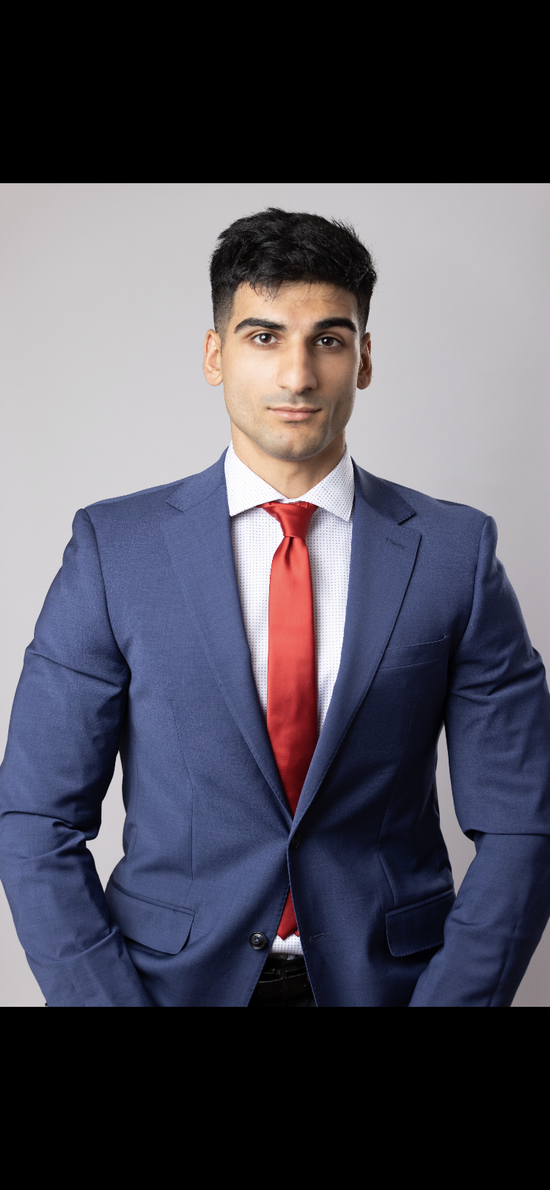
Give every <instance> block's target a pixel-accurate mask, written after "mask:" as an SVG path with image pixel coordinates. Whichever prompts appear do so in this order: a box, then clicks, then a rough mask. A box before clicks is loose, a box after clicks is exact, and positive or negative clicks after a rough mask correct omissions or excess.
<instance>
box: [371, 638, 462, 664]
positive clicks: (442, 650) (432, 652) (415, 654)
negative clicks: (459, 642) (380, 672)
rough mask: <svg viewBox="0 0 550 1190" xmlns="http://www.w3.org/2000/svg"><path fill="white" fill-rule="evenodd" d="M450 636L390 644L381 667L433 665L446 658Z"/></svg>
mask: <svg viewBox="0 0 550 1190" xmlns="http://www.w3.org/2000/svg"><path fill="white" fill-rule="evenodd" d="M449 641H450V637H448V636H442V637H440V639H439V640H429V641H422V642H421V643H420V644H418V645H390V646H388V648H387V649H386V652H385V653H384V656H383V658H382V660H381V662H380V667H379V668H380V669H407V668H409V667H411V666H413V665H431V664H432V663H433V662H434V661H444V660H446V658H447V656H448V653H449Z"/></svg>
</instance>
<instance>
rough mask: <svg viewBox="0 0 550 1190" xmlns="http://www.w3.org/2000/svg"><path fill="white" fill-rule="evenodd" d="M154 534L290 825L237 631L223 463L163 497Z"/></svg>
mask: <svg viewBox="0 0 550 1190" xmlns="http://www.w3.org/2000/svg"><path fill="white" fill-rule="evenodd" d="M162 528H163V532H164V536H165V540H166V544H167V547H168V552H169V555H170V558H171V562H172V565H173V567H174V570H175V572H176V575H177V578H178V581H179V583H180V586H181V588H182V591H183V592H184V595H185V597H186V599H187V601H188V603H189V606H190V608H191V610H192V613H193V616H194V618H195V622H196V624H197V627H198V630H199V633H200V636H201V639H202V643H203V647H204V650H205V653H206V656H207V658H208V661H209V664H210V666H211V669H212V671H213V673H214V676H215V678H216V681H217V682H218V685H219V688H220V690H221V693H222V694H223V697H224V698H225V701H226V703H227V705H228V707H229V710H230V711H231V714H232V715H233V718H234V719H235V721H236V723H237V726H238V728H239V730H240V731H241V732H242V735H243V736H244V738H245V740H246V743H247V744H248V747H249V748H250V751H251V752H252V755H253V756H254V759H255V760H256V763H257V764H258V766H259V768H260V769H261V771H262V773H263V775H264V777H265V779H266V781H267V782H268V784H269V785H270V786H271V788H272V790H273V792H274V793H275V795H276V797H277V798H278V799H279V801H280V803H281V805H282V807H283V809H284V811H285V815H286V816H287V817H288V818H289V820H290V812H289V810H288V806H287V803H286V798H285V795H284V791H283V788H282V785H281V780H280V777H279V773H278V770H277V765H276V764H275V758H274V756H273V752H272V749H271V744H270V742H269V736H268V734H267V729H266V725H265V720H264V716H263V713H262V709H261V706H260V702H259V699H258V694H257V690H256V685H255V682H254V675H253V672H252V665H251V660H250V650H249V647H248V641H247V639H246V633H245V629H244V623H243V617H242V610H241V602H240V596H239V589H238V585H237V576H236V573H235V561H234V556H233V543H232V540H231V522H230V517H229V509H228V504H227V491H226V487H225V476H224V469H223V456H222V459H220V460H219V462H218V463H216V464H215V466H214V467H210V468H209V469H208V471H205V472H203V473H202V474H201V475H196V476H192V477H191V478H190V479H188V480H186V481H185V482H184V483H183V484H182V486H181V487H180V488H178V489H177V491H176V492H174V493H173V494H172V495H171V496H170V498H169V500H168V501H167V502H166V504H165V506H164V509H163V513H162Z"/></svg>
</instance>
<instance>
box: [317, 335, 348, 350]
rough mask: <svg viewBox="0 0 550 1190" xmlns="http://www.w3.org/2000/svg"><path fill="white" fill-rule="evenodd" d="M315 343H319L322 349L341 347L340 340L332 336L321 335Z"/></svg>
mask: <svg viewBox="0 0 550 1190" xmlns="http://www.w3.org/2000/svg"><path fill="white" fill-rule="evenodd" d="M317 342H318V343H321V345H322V346H323V347H341V346H342V344H341V341H340V339H335V338H334V335H322V336H321V338H320V339H317Z"/></svg>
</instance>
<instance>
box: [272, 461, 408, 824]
mask: <svg viewBox="0 0 550 1190" xmlns="http://www.w3.org/2000/svg"><path fill="white" fill-rule="evenodd" d="M355 471H356V482H355V508H354V517H353V536H352V550H351V565H350V578H349V588H348V601H347V608H346V624H345V630H344V640H343V645H342V656H341V660H340V668H339V670H338V677H337V679H336V682H335V686H334V691H333V694H332V698H331V701H330V705H329V709H328V712H327V716H326V719H325V722H324V724H323V730H322V732H321V735H320V737H319V741H318V744H317V748H316V749H315V753H314V755H313V759H312V761H311V765H310V768H309V772H308V775H307V777H306V781H305V784H304V787H303V790H302V793H301V795H300V801H299V803H298V808H297V810H296V815H295V818H294V823H293V829H295V828H296V827H297V826H298V824H299V822H300V820H301V819H302V818H303V816H304V814H305V812H306V810H307V809H308V807H309V806H310V805H311V802H312V801H313V798H314V796H315V794H316V792H317V790H318V788H319V786H320V784H321V781H322V780H323V778H324V776H325V774H326V772H327V770H328V768H329V765H330V764H331V763H332V761H333V759H334V757H335V755H336V753H337V751H338V749H339V748H340V746H341V744H342V742H343V740H344V737H345V735H346V733H347V731H348V729H349V727H350V725H351V723H352V721H353V719H354V717H355V715H356V713H357V711H358V709H359V707H360V705H361V703H362V701H363V699H364V698H365V696H366V694H367V693H368V690H369V688H370V686H371V683H372V681H373V679H374V676H375V674H376V670H377V669H378V666H379V664H380V661H381V659H382V654H383V652H384V650H385V648H386V645H387V643H388V640H389V638H390V636H391V633H392V631H393V627H394V624H395V621H396V619H397V616H398V614H399V611H400V608H401V604H402V602H403V599H404V596H405V592H406V590H407V586H408V583H409V579H410V577H411V574H412V570H413V567H414V563H415V559H416V554H417V551H418V546H419V542H420V534H419V533H417V532H416V531H415V530H414V529H413V528H411V527H409V526H402V525H401V523H400V522H402V521H405V520H408V519H409V518H410V517H412V516H414V510H413V509H412V508H411V507H410V506H409V505H408V504H406V502H405V501H404V500H402V499H401V497H400V496H399V495H398V494H397V493H396V492H394V491H393V489H391V488H389V487H388V486H387V485H386V484H384V483H383V481H381V480H377V479H375V477H374V476H369V475H368V474H367V473H366V472H362V471H360V470H359V469H358V468H355Z"/></svg>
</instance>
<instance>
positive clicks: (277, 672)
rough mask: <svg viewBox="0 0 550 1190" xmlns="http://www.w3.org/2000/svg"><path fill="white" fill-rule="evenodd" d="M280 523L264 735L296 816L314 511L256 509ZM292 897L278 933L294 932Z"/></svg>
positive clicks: (305, 756)
mask: <svg viewBox="0 0 550 1190" xmlns="http://www.w3.org/2000/svg"><path fill="white" fill-rule="evenodd" d="M260 507H261V508H265V510H266V512H269V514H270V515H271V516H273V517H275V519H276V520H277V521H278V522H279V524H280V526H281V528H282V530H283V533H284V538H283V540H282V542H281V544H280V546H279V547H278V549H277V550H276V552H275V554H274V557H273V562H272V564H271V579H270V583H269V651H268V662H267V730H268V732H269V738H270V740H271V746H272V748H273V753H274V756H275V760H276V761H277V768H278V770H279V773H280V777H281V781H282V783H283V788H284V791H285V793H286V797H287V801H288V804H289V806H290V809H291V811H292V814H293V815H294V814H295V812H296V806H297V805H298V798H299V797H300V793H301V792H302V786H303V784H304V781H305V779H306V774H307V771H308V768H309V766H310V762H311V758H312V756H313V753H314V751H315V747H316V744H317V667H316V664H315V628H314V622H313V592H312V589H311V569H310V565H309V554H308V550H307V545H306V533H307V531H308V529H309V522H310V521H311V518H312V516H313V513H314V512H315V509H316V507H317V505H316V504H308V503H307V502H306V501H303V500H301V501H298V502H297V503H295V504H281V503H279V502H278V501H276V500H275V501H271V502H270V503H269V504H262V505H260ZM296 926H297V923H296V917H295V915H294V907H293V905H292V897H291V894H290V891H289V893H288V897H287V899H286V904H285V907H284V910H283V916H282V918H281V924H280V926H279V929H278V931H277V933H278V934H279V936H280V937H281V938H288V937H289V936H290V934H294V933H296V932H297V930H296Z"/></svg>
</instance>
